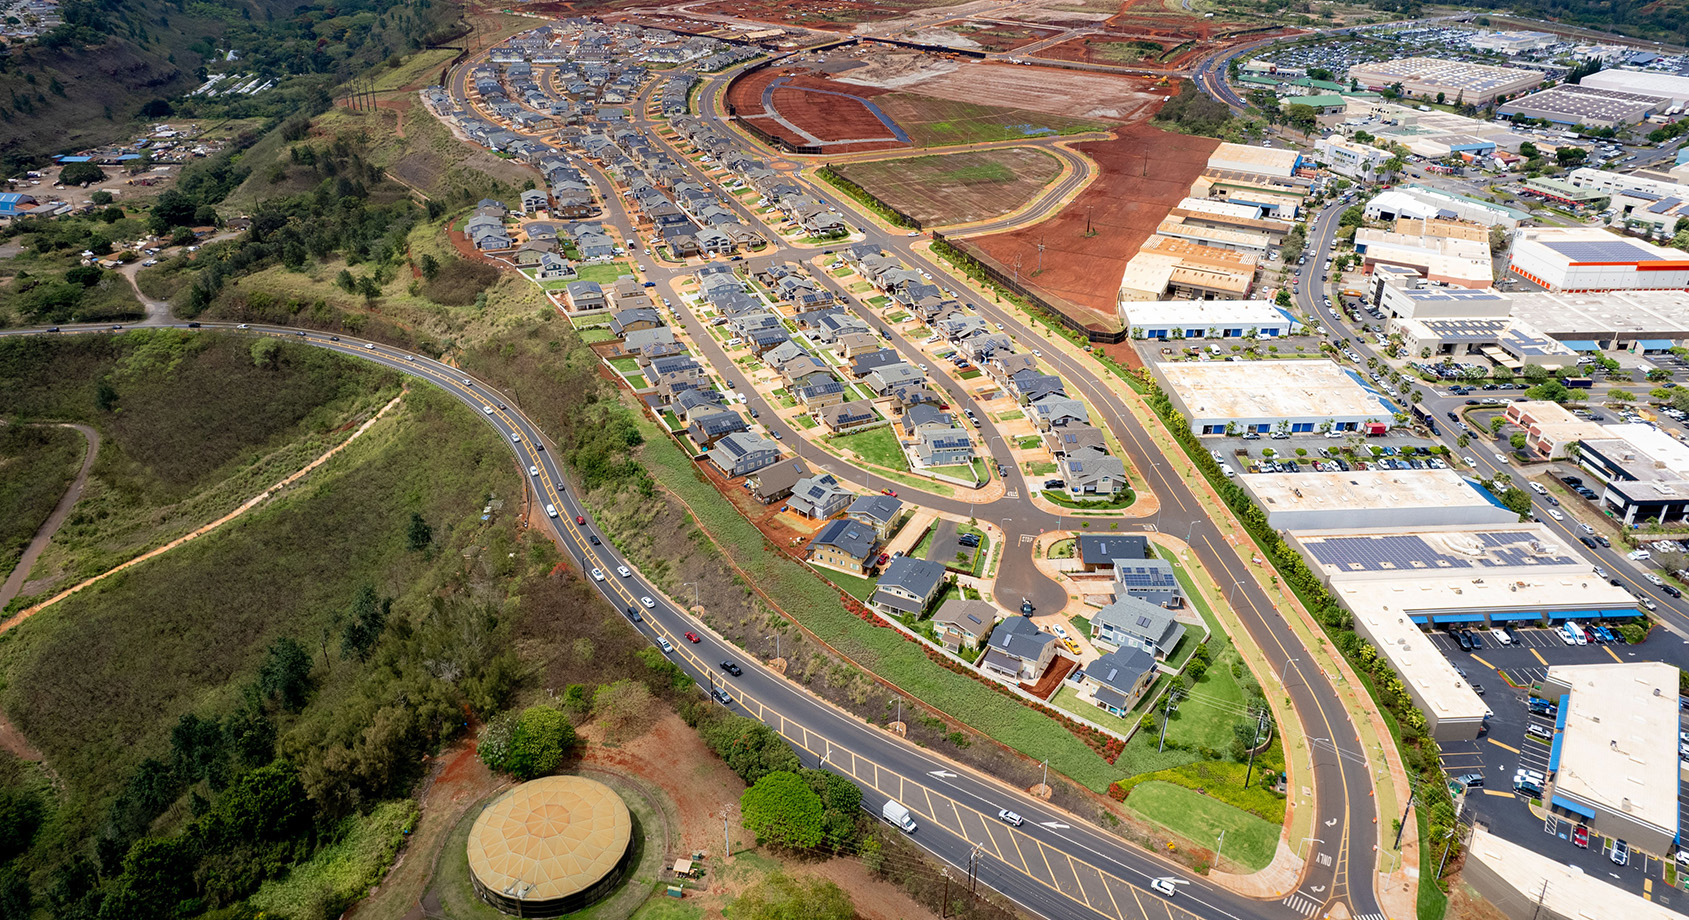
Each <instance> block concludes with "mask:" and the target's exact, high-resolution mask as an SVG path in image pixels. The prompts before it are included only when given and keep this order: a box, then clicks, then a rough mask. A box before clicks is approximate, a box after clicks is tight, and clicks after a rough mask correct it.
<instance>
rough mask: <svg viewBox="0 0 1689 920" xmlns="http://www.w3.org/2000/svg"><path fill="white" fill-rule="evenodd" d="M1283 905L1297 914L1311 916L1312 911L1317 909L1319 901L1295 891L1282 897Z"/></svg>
mask: <svg viewBox="0 0 1689 920" xmlns="http://www.w3.org/2000/svg"><path fill="white" fill-rule="evenodd" d="M1284 906H1286V907H1288V908H1290V909H1291V910H1293V911H1296V912H1297V913H1299V914H1302V915H1304V916H1310V917H1311V916H1313V914H1314V911H1316V910H1319V908H1320V902H1318V901H1316V900H1314V899H1313V898H1310V897H1308V896H1307V895H1305V894H1302V893H1301V892H1296V893H1294V894H1292V895H1291V896H1290V897H1288V898H1285V899H1284Z"/></svg>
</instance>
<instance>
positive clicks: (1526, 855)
mask: <svg viewBox="0 0 1689 920" xmlns="http://www.w3.org/2000/svg"><path fill="white" fill-rule="evenodd" d="M1461 878H1463V879H1465V881H1466V883H1467V884H1469V885H1471V886H1472V887H1473V888H1475V889H1477V891H1478V893H1479V894H1481V895H1483V896H1484V900H1485V901H1486V902H1487V903H1489V904H1492V905H1494V906H1495V908H1496V909H1497V910H1499V911H1501V913H1502V915H1503V916H1505V917H1507V920H1599V918H1603V917H1623V918H1625V920H1682V918H1683V915H1682V914H1680V913H1678V912H1677V911H1674V910H1672V909H1671V908H1669V907H1666V906H1665V905H1664V904H1660V903H1658V902H1656V901H1652V900H1649V899H1647V898H1644V897H1642V896H1641V895H1639V894H1634V893H1632V892H1629V891H1626V890H1624V889H1623V888H1620V887H1618V886H1617V885H1614V884H1611V883H1609V882H1608V881H1606V880H1605V879H1603V878H1601V877H1600V876H1598V875H1591V874H1588V873H1585V872H1584V871H1583V870H1582V869H1580V868H1579V867H1577V866H1575V865H1572V864H1571V863H1568V862H1564V861H1562V860H1560V859H1556V858H1554V857H1552V856H1547V855H1544V854H1543V853H1539V852H1537V851H1536V850H1533V849H1530V848H1529V847H1523V846H1520V845H1519V844H1517V843H1513V842H1512V841H1509V840H1503V839H1502V838H1500V837H1497V836H1496V835H1494V834H1492V833H1490V832H1489V830H1488V829H1486V828H1485V826H1484V825H1483V824H1479V825H1478V826H1477V827H1475V828H1474V829H1473V831H1472V840H1471V842H1470V843H1468V844H1467V846H1466V868H1465V869H1463V870H1462V871H1461Z"/></svg>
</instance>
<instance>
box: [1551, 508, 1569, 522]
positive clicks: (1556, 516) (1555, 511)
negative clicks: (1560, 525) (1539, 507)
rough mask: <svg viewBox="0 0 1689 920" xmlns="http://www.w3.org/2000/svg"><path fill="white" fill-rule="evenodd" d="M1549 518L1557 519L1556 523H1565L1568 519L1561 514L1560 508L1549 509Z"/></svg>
mask: <svg viewBox="0 0 1689 920" xmlns="http://www.w3.org/2000/svg"><path fill="white" fill-rule="evenodd" d="M1548 516H1549V517H1551V518H1553V519H1555V520H1556V521H1564V520H1565V519H1566V516H1565V515H1564V514H1561V513H1560V509H1558V508H1550V509H1548Z"/></svg>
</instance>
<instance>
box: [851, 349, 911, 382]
mask: <svg viewBox="0 0 1689 920" xmlns="http://www.w3.org/2000/svg"><path fill="white" fill-rule="evenodd" d="M902 361H903V357H902V356H901V355H899V354H898V353H897V352H895V351H892V350H891V349H889V348H878V349H875V350H873V351H866V352H862V353H861V354H858V355H856V356H855V357H853V358H851V359H850V375H851V376H852V377H866V376H868V373H869V372H870V371H873V370H876V369H878V368H882V367H885V366H887V365H889V364H899V363H901V362H902Z"/></svg>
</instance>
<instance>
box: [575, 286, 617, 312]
mask: <svg viewBox="0 0 1689 920" xmlns="http://www.w3.org/2000/svg"><path fill="white" fill-rule="evenodd" d="M565 294H566V296H567V297H568V298H569V309H571V310H574V311H575V312H576V313H585V312H587V311H589V310H603V309H605V308H606V306H607V303H606V301H605V300H604V288H602V287H600V286H599V284H598V282H596V281H571V282H569V286H568V287H567V288H566V289H565Z"/></svg>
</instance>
